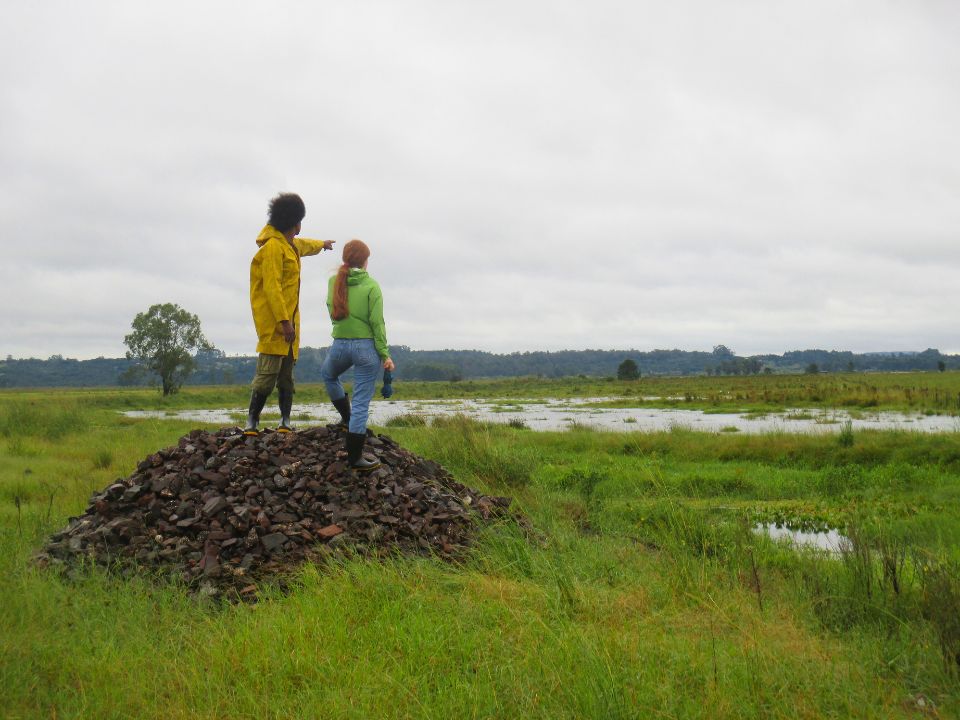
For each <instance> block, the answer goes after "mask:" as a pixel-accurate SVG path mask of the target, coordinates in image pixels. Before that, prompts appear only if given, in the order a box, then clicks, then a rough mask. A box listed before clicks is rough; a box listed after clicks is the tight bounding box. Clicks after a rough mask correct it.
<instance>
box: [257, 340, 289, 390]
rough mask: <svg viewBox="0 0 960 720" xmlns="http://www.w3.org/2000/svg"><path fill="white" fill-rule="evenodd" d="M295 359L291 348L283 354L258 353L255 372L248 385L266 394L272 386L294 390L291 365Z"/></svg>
mask: <svg viewBox="0 0 960 720" xmlns="http://www.w3.org/2000/svg"><path fill="white" fill-rule="evenodd" d="M296 364H297V361H296V360H294V359H293V348H290V352H288V353H287V354H286V356H283V355H267V354H266V353H260V355H259V356H258V357H257V374H256V375H254V376H253V382H252V383H250V385H251V386H252V388H253V391H254V392H258V393H260V394H261V395H263V396H265V397H266V396H268V395H269V394H270V393H272V392H273V388H274V387H279V388H280V389H281V390H289V391H290V392H291V393H292V392H294V386H293V366H294V365H296Z"/></svg>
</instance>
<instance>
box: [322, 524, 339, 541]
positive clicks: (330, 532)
mask: <svg viewBox="0 0 960 720" xmlns="http://www.w3.org/2000/svg"><path fill="white" fill-rule="evenodd" d="M342 532H343V528H342V527H340V526H339V525H327V526H326V527H323V528H320V529H319V530H317V535H319V536H320V537H322V538H323V539H324V540H329V539H330V538H332V537H336V536H337V535H339V534H340V533H342Z"/></svg>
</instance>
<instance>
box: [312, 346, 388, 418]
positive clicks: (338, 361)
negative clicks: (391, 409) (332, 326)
mask: <svg viewBox="0 0 960 720" xmlns="http://www.w3.org/2000/svg"><path fill="white" fill-rule="evenodd" d="M351 367H352V368H353V400H352V401H351V403H350V432H352V433H363V432H366V430H367V416H368V415H369V414H370V399H371V398H372V397H373V389H374V385H375V384H376V381H377V373H378V372H379V371H380V356H379V355H377V349H376V347H375V346H374V344H373V340H372V339H367V338H355V339H348V338H334V339H333V344H332V345H331V346H330V351H329V352H328V353H327V358H326V360H324V361H323V367H322V368H320V374H321V375H322V376H323V382H324V384H325V385H326V386H327V393H328V394H329V395H330V399H331V400H339V399H340V398H342V397H343V396H344V395H346V392H344V390H343V385H342V384H341V383H340V376H341V375H343V374H344V373H345V372H346V371H347V370H349V369H350V368H351Z"/></svg>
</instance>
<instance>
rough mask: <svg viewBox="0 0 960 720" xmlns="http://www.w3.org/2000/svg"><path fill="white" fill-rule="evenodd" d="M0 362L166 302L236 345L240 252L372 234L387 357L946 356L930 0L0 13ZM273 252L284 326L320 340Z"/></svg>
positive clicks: (121, 2) (953, 258)
mask: <svg viewBox="0 0 960 720" xmlns="http://www.w3.org/2000/svg"><path fill="white" fill-rule="evenodd" d="M0 23H2V25H3V27H5V28H6V31H5V33H4V42H3V43H0V218H2V220H3V240H2V242H3V254H2V260H0V303H2V307H3V310H2V314H0V338H2V342H0V355H2V356H3V357H5V356H6V355H8V354H10V355H13V356H14V357H30V356H33V357H47V356H49V355H51V354H62V355H64V356H67V357H79V358H88V357H96V356H100V355H103V356H107V357H116V356H121V355H122V354H123V352H124V349H125V348H124V346H123V336H124V335H125V334H126V333H127V332H129V330H130V322H131V320H132V319H133V317H134V315H136V313H138V312H141V311H144V310H146V309H147V308H148V307H149V306H150V305H151V304H153V303H158V302H173V303H177V304H179V305H181V306H182V307H184V308H186V309H187V310H189V311H190V312H193V313H195V314H197V315H198V316H199V317H200V319H201V321H202V324H203V329H204V331H205V333H206V335H207V337H208V338H209V339H210V340H211V341H212V342H213V343H214V344H215V345H216V346H217V347H219V348H220V349H222V350H224V351H226V352H227V353H229V354H234V353H243V354H250V353H253V352H254V347H255V344H256V337H255V334H254V329H253V323H252V319H251V315H250V307H249V300H248V289H249V263H250V259H251V258H252V256H253V254H254V252H255V250H256V245H255V243H254V239H255V238H256V235H257V233H258V232H259V230H260V228H261V227H262V226H263V224H264V222H265V219H266V208H267V203H268V201H269V199H270V197H271V196H272V195H274V194H275V193H277V192H278V191H294V192H298V193H300V194H301V195H302V196H303V198H304V200H305V202H306V205H307V216H306V218H305V220H304V223H303V232H302V235H303V236H304V237H312V238H320V239H333V240H337V241H338V247H342V243H343V242H344V241H346V240H349V239H350V238H352V237H358V238H361V239H363V240H364V241H366V242H367V243H368V244H369V245H370V247H371V249H372V256H371V260H370V272H371V274H372V275H373V276H374V277H375V278H376V279H377V280H378V281H379V282H380V284H381V286H382V288H383V292H384V297H385V304H386V317H387V330H388V337H389V340H390V342H391V344H403V345H408V346H410V347H412V348H414V349H441V348H460V349H467V348H477V349H484V350H493V351H498V352H504V351H514V350H535V349H549V350H557V349H582V348H604V349H625V348H636V349H641V350H652V349H654V348H681V349H687V350H697V349H700V350H709V349H711V348H712V347H713V346H714V345H716V344H720V343H722V344H725V345H727V346H729V347H731V348H732V349H734V350H735V351H736V352H737V353H738V354H744V355H746V354H754V353H766V352H774V353H781V352H784V351H786V350H793V349H803V348H824V349H847V350H854V351H871V350H923V349H924V348H927V347H936V348H939V349H940V350H942V351H944V352H960V339H958V336H957V319H958V316H957V314H958V308H960V282H958V273H960V242H958V241H960V202H958V200H960V130H958V128H960V42H958V38H960V3H957V2H955V0H942V1H934V0H900V1H898V2H884V1H883V0H803V1H801V0H796V1H794V2H787V1H778V0H728V1H727V2H718V1H716V0H680V1H675V2H669V3H664V2H653V1H649V2H648V1H634V2H608V1H606V0H600V1H598V0H592V1H591V2H589V3H587V2H583V1H582V0H576V1H571V0H549V1H544V2H527V1H524V0H509V2H507V1H500V0H484V2H456V1H451V0H437V1H435V2H433V1H411V2H406V1H404V0H390V1H386V2H364V1H363V0H351V1H350V2H303V3H291V2H269V3H268V2H240V1H238V0H231V1H229V2H207V1H204V2H196V1H195V0H192V1H191V2H181V1H180V0H164V2H139V1H135V0H118V1H117V2H102V1H100V0H88V1H87V2H73V1H69V2H68V1H60V2H58V1H56V0H43V2H37V1H36V0H4V2H3V3H2V5H0ZM338 261H339V253H337V254H336V255H334V254H333V253H324V254H322V255H320V256H317V257H312V258H306V259H305V260H304V263H303V285H302V287H303V293H302V297H301V303H300V306H301V310H302V314H303V327H302V331H303V333H302V334H303V338H302V344H304V345H310V346H315V347H320V346H325V345H327V344H328V343H329V332H330V324H329V320H328V318H327V316H326V310H325V306H324V300H325V293H326V280H327V278H328V277H329V275H330V274H331V273H332V272H333V271H334V269H335V268H336V266H337V264H338Z"/></svg>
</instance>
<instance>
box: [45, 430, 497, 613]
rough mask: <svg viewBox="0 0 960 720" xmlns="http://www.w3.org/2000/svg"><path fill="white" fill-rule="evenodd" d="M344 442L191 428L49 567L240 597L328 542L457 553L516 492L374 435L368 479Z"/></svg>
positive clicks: (335, 434) (93, 511)
mask: <svg viewBox="0 0 960 720" xmlns="http://www.w3.org/2000/svg"><path fill="white" fill-rule="evenodd" d="M191 447H192V450H190V449H189V448H191ZM342 447H343V435H342V431H341V430H339V429H337V428H336V427H335V426H330V427H328V428H327V427H318V428H310V429H307V430H304V431H300V432H294V433H284V434H281V433H275V432H273V431H270V430H265V431H263V432H261V433H260V434H259V435H258V436H256V437H246V436H244V435H242V433H241V431H240V429H239V428H224V429H222V430H219V431H217V432H207V431H203V430H194V431H192V432H190V433H188V434H187V435H186V436H184V437H183V438H181V440H180V442H179V443H178V445H177V446H175V447H171V448H166V449H164V450H161V451H159V452H157V453H153V454H152V455H150V456H149V457H147V458H145V459H144V460H143V461H142V462H140V463H139V464H138V465H137V469H136V471H135V472H134V473H133V474H132V475H130V477H128V478H125V479H122V480H119V481H116V482H114V483H112V484H110V485H109V486H108V487H107V488H106V489H105V490H103V491H102V492H99V493H94V495H93V496H92V497H91V499H90V505H89V507H88V508H87V510H86V512H85V513H84V514H83V515H81V516H79V517H74V518H70V520H69V522H68V525H67V527H66V528H65V529H64V530H63V531H62V532H60V533H57V534H56V535H54V536H53V537H52V538H51V539H50V541H49V542H48V544H47V546H46V547H45V548H43V551H44V552H43V555H44V556H45V557H46V558H47V561H48V562H49V564H50V566H54V565H61V566H68V567H69V566H70V565H71V564H78V565H79V564H81V563H84V562H89V561H90V560H93V561H94V562H97V563H100V564H103V565H105V566H107V567H111V568H113V567H121V568H126V569H129V567H130V566H131V565H134V564H136V565H144V566H149V567H154V568H156V569H158V570H161V571H166V572H168V573H169V574H170V575H171V576H174V577H179V578H181V579H183V580H184V581H185V582H186V583H188V585H190V586H191V587H192V588H193V589H194V590H198V589H199V588H201V587H202V588H204V591H205V592H211V590H212V591H213V592H215V593H219V592H220V591H222V590H225V589H227V588H228V587H229V586H232V591H231V593H227V594H226V595H225V597H244V596H253V595H255V592H254V591H248V592H247V593H243V592H242V590H243V589H245V588H249V587H255V585H252V583H256V582H258V581H259V580H261V579H266V578H269V577H271V576H274V575H276V574H280V573H286V572H288V571H289V570H291V569H293V568H295V567H296V566H297V565H298V564H299V563H302V562H304V561H306V560H308V559H309V558H311V557H314V555H313V554H311V553H312V552H314V551H316V550H319V549H321V548H324V547H326V548H331V549H335V548H337V547H340V546H344V545H348V544H349V545H350V546H351V547H354V548H356V549H358V550H359V551H362V552H370V553H373V554H384V555H388V554H391V553H392V552H394V551H400V552H407V553H428V554H432V555H436V556H439V557H448V558H455V557H457V555H458V553H461V552H462V549H463V548H464V547H465V546H466V545H468V544H469V542H470V539H471V537H472V535H473V531H474V527H475V525H477V524H478V523H482V522H484V521H488V520H489V519H491V518H495V517H502V516H504V515H506V513H507V507H508V506H509V504H510V499H509V498H497V497H486V496H484V495H482V494H480V493H478V492H476V491H474V490H471V489H470V488H468V487H466V486H465V485H462V484H460V483H458V482H457V481H456V480H454V479H453V477H451V476H450V474H449V473H448V472H447V471H446V470H445V469H444V468H443V467H442V466H440V465H438V464H436V463H434V462H432V461H429V460H425V459H424V458H420V457H418V456H416V455H414V454H412V453H410V452H409V451H407V450H405V449H403V448H402V447H400V446H399V445H398V444H397V443H396V442H394V441H393V440H392V439H391V438H389V437H387V436H386V435H380V436H377V437H370V438H368V443H367V452H368V454H370V455H372V456H375V457H376V458H378V459H379V460H380V461H381V463H382V465H381V467H380V469H378V470H377V471H375V472H373V473H369V474H367V475H361V474H358V473H356V472H354V471H352V470H350V469H348V468H347V467H346V465H345V463H344V458H343V456H342V452H341V451H342ZM117 561H119V563H118V562H117Z"/></svg>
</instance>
